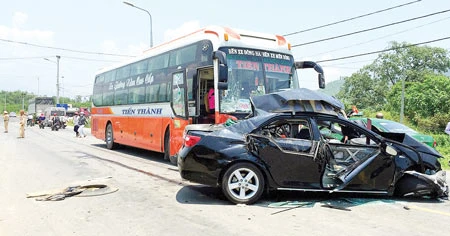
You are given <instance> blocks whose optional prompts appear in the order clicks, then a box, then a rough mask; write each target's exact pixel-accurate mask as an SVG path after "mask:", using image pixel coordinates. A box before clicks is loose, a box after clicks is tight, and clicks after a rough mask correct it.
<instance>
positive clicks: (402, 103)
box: [400, 76, 405, 124]
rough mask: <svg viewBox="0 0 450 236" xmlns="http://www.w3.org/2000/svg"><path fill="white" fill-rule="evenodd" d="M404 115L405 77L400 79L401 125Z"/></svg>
mask: <svg viewBox="0 0 450 236" xmlns="http://www.w3.org/2000/svg"><path fill="white" fill-rule="evenodd" d="M404 113H405V77H404V76H403V78H402V97H401V105H400V123H402V124H403V116H404Z"/></svg>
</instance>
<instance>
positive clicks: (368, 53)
mask: <svg viewBox="0 0 450 236" xmlns="http://www.w3.org/2000/svg"><path fill="white" fill-rule="evenodd" d="M447 39H450V37H445V38H440V39H435V40H431V41H427V42H422V43H415V44H409V45H405V46H401V47H392V48H388V49H384V50H379V51H374V52H366V53H361V54H356V55H351V56H345V57H338V58H333V59H327V60H321V61H316V62H317V63H322V62H329V61H338V60H344V59H348V58H354V57H361V56H367V55H371V54H376V53H381V52H388V51H392V50H395V49H402V48H409V47H413V46H417V45H422V44H427V43H434V42H438V41H442V40H447Z"/></svg>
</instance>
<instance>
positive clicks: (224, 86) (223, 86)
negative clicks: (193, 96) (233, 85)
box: [217, 82, 228, 90]
mask: <svg viewBox="0 0 450 236" xmlns="http://www.w3.org/2000/svg"><path fill="white" fill-rule="evenodd" d="M217 88H218V89H219V90H227V89H228V83H224V82H219V83H218V84H217Z"/></svg>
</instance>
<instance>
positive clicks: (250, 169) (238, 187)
mask: <svg viewBox="0 0 450 236" xmlns="http://www.w3.org/2000/svg"><path fill="white" fill-rule="evenodd" d="M264 186H265V184H264V177H263V175H262V173H261V171H260V170H259V169H258V168H257V167H256V166H255V165H253V164H250V163H237V164H235V165H232V166H231V167H230V168H228V170H227V171H226V172H225V174H224V176H223V178H222V192H223V193H224V195H225V196H226V197H227V198H228V200H230V201H231V202H233V203H235V204H248V205H250V204H253V203H255V202H256V201H258V199H259V198H260V197H261V195H262V194H263V191H264Z"/></svg>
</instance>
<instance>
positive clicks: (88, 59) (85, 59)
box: [61, 55, 120, 62]
mask: <svg viewBox="0 0 450 236" xmlns="http://www.w3.org/2000/svg"><path fill="white" fill-rule="evenodd" d="M61 57H64V58H69V59H74V60H81V61H99V62H120V61H111V60H99V59H90V58H83V57H68V56H63V55H61Z"/></svg>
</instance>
